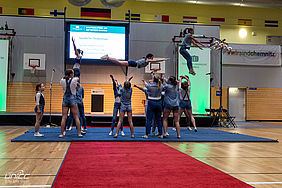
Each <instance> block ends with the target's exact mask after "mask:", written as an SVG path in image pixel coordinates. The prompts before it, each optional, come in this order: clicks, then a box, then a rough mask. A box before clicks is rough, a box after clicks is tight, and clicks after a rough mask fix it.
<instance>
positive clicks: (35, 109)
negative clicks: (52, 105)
mask: <svg viewBox="0 0 282 188" xmlns="http://www.w3.org/2000/svg"><path fill="white" fill-rule="evenodd" d="M39 109H40V112H41V113H44V106H42V105H39ZM37 111H38V109H37V106H35V108H34V112H35V113H36V112H37Z"/></svg>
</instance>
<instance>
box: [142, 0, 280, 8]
mask: <svg viewBox="0 0 282 188" xmlns="http://www.w3.org/2000/svg"><path fill="white" fill-rule="evenodd" d="M137 1H148V2H172V3H173V2H174V3H190V4H202V5H226V6H242V7H260V8H282V0H223V1H214V0H137Z"/></svg>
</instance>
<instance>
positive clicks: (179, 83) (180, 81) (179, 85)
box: [178, 75, 183, 89]
mask: <svg viewBox="0 0 282 188" xmlns="http://www.w3.org/2000/svg"><path fill="white" fill-rule="evenodd" d="M182 79H183V76H182V75H181V76H180V79H179V82H178V89H180V88H181V83H182Z"/></svg>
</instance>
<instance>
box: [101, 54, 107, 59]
mask: <svg viewBox="0 0 282 188" xmlns="http://www.w3.org/2000/svg"><path fill="white" fill-rule="evenodd" d="M100 59H102V60H108V59H109V56H108V54H106V55H103V56H102V57H101V58H100Z"/></svg>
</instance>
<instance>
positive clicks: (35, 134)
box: [34, 132, 44, 136]
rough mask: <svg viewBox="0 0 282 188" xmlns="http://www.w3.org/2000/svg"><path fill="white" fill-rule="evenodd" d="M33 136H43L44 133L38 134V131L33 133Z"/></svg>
mask: <svg viewBox="0 0 282 188" xmlns="http://www.w3.org/2000/svg"><path fill="white" fill-rule="evenodd" d="M34 136H44V134H40V133H39V132H36V133H34Z"/></svg>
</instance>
